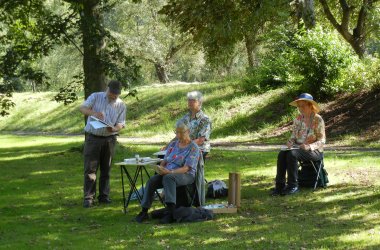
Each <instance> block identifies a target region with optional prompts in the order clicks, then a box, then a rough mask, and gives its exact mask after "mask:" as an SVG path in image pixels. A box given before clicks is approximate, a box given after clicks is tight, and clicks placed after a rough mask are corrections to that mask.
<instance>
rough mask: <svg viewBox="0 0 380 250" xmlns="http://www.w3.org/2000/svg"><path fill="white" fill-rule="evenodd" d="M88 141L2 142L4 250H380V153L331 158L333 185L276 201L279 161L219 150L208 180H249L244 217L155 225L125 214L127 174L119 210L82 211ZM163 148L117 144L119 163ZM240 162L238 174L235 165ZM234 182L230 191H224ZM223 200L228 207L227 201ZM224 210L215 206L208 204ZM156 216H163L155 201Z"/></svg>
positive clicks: (115, 172)
mask: <svg viewBox="0 0 380 250" xmlns="http://www.w3.org/2000/svg"><path fill="white" fill-rule="evenodd" d="M81 143H82V138H81V137H66V136H64V137H57V136H56V137H44V136H39V137H36V136H10V135H0V182H1V183H3V185H0V191H1V192H0V217H1V220H0V242H1V246H0V248H1V249H90V248H91V249H169V248H170V249H379V247H380V237H379V236H380V212H379V211H380V207H379V206H380V203H379V202H378V201H379V197H380V181H379V178H378V176H379V174H380V168H379V166H380V158H379V156H378V152H372V153H371V152H355V151H352V152H334V151H331V152H328V153H326V157H325V165H326V168H327V171H328V173H329V179H330V183H329V184H330V185H329V187H328V188H327V189H319V190H317V191H316V192H312V191H311V190H310V189H302V191H301V192H300V193H299V194H297V195H295V196H291V197H276V198H272V197H270V196H269V195H268V192H269V189H270V188H271V187H272V186H273V178H274V175H275V164H276V163H275V159H276V154H277V152H239V151H221V150H214V151H213V152H212V155H211V158H210V159H209V160H208V162H207V169H206V178H207V179H208V180H213V179H221V180H225V181H226V182H227V180H226V179H227V178H228V173H229V172H231V171H238V172H240V173H241V175H242V192H241V193H242V209H241V210H240V212H239V213H238V214H232V215H219V216H217V218H216V219H215V220H214V221H209V222H202V223H181V224H172V225H158V224H157V221H149V222H148V223H146V224H142V225H140V224H137V223H135V222H131V220H132V219H133V217H134V216H135V215H136V214H137V213H138V211H139V206H138V203H137V202H135V201H134V202H132V203H131V204H130V207H129V213H128V214H126V215H124V214H123V212H122V191H121V179H120V170H119V168H118V167H116V166H115V167H113V169H112V174H111V190H112V193H111V195H112V198H113V203H112V204H111V205H110V206H97V207H94V208H91V209H83V208H82V207H81V205H82V182H83V172H82V171H83V170H82V169H83V167H82V161H83V159H82V156H81V153H80V152H79V150H78V149H79V148H80V145H81ZM157 150H158V148H157V146H133V145H119V147H118V148H117V151H116V156H115V160H116V161H117V160H121V159H123V158H125V157H131V156H133V155H134V154H135V153H136V152H138V153H140V155H141V156H145V155H151V154H152V153H153V152H155V151H157ZM237 161H238V162H239V164H238V166H237V164H236V162H237ZM227 183H228V182H227ZM223 201H225V200H223ZM215 202H221V201H220V200H208V203H215ZM154 206H155V208H159V207H161V206H160V204H159V203H158V202H155V203H154Z"/></svg>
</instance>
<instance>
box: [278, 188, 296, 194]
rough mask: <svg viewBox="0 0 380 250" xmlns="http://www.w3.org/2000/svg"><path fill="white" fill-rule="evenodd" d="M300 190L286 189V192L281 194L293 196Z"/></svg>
mask: <svg viewBox="0 0 380 250" xmlns="http://www.w3.org/2000/svg"><path fill="white" fill-rule="evenodd" d="M299 191H300V190H299V188H298V187H286V188H285V189H284V191H283V192H282V193H281V195H291V194H296V193H298V192H299Z"/></svg>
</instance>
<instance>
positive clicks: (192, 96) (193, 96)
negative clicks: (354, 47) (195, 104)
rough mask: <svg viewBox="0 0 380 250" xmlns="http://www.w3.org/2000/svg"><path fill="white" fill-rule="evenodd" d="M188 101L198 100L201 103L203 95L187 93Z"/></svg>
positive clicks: (197, 92)
mask: <svg viewBox="0 0 380 250" xmlns="http://www.w3.org/2000/svg"><path fill="white" fill-rule="evenodd" d="M187 99H188V100H198V101H199V102H201V103H202V102H203V95H202V93H201V92H200V91H197V90H195V91H191V92H188V93H187Z"/></svg>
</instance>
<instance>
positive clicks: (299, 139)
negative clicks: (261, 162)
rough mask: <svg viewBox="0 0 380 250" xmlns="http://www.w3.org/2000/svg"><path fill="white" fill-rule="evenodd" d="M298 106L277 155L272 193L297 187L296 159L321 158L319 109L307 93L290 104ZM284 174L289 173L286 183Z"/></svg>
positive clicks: (322, 125) (322, 129)
mask: <svg viewBox="0 0 380 250" xmlns="http://www.w3.org/2000/svg"><path fill="white" fill-rule="evenodd" d="M289 105H291V106H295V107H297V108H298V110H299V112H300V114H299V115H298V116H297V117H296V119H295V120H294V121H293V131H292V135H291V137H290V139H289V140H288V142H287V144H286V146H287V147H285V148H283V149H282V150H281V151H280V153H279V154H278V158H277V175H276V186H275V188H274V189H273V191H272V195H273V196H277V195H290V194H295V193H297V192H298V191H299V189H298V181H297V179H298V161H299V160H302V161H310V160H312V161H318V160H321V159H322V157H323V145H324V144H325V142H326V134H325V123H324V121H323V119H322V117H321V116H320V115H319V114H318V112H319V111H320V108H319V106H318V104H317V103H316V102H315V101H314V100H313V96H312V95H310V94H308V93H303V94H301V95H300V96H299V97H298V98H297V99H296V100H294V101H293V102H291V103H289ZM286 173H287V174H288V179H287V185H286V186H285V182H286V178H285V176H286Z"/></svg>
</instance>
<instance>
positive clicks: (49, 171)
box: [30, 170, 64, 175]
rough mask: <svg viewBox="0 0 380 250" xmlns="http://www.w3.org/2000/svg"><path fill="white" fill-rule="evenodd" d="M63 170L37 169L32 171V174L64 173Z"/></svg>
mask: <svg viewBox="0 0 380 250" xmlns="http://www.w3.org/2000/svg"><path fill="white" fill-rule="evenodd" d="M63 172H64V171H63V170H47V171H36V172H31V173H30V175H44V174H56V173H63Z"/></svg>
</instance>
